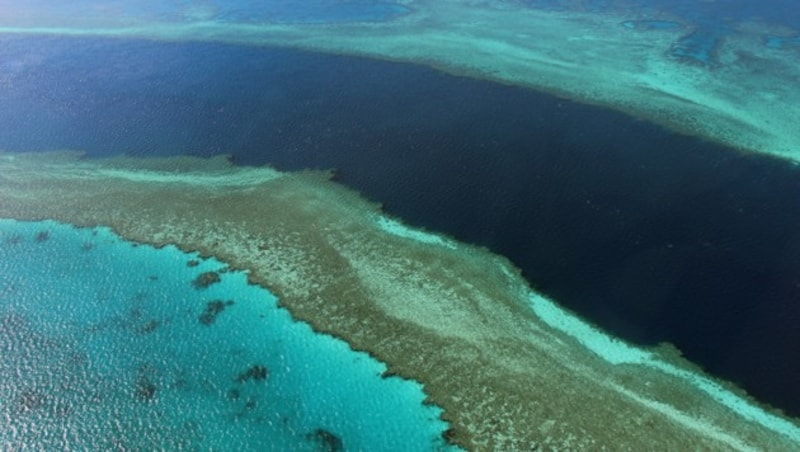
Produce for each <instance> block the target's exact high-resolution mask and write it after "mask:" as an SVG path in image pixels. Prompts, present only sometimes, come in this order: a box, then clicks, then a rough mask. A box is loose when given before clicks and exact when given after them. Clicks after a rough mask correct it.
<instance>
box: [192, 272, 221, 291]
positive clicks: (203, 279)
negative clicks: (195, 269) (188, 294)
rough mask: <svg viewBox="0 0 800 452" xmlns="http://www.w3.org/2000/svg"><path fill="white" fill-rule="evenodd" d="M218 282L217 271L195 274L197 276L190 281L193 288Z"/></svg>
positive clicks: (202, 287) (200, 287)
mask: <svg viewBox="0 0 800 452" xmlns="http://www.w3.org/2000/svg"><path fill="white" fill-rule="evenodd" d="M218 282H220V277H219V273H217V272H203V273H200V274H199V275H197V278H195V279H194V281H192V285H193V286H194V288H195V289H205V288H207V287H209V286H211V285H212V284H216V283H218Z"/></svg>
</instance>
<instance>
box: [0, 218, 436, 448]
mask: <svg viewBox="0 0 800 452" xmlns="http://www.w3.org/2000/svg"><path fill="white" fill-rule="evenodd" d="M208 272H214V273H208ZM203 274H206V275H212V274H216V275H218V276H219V277H220V281H219V282H216V283H211V282H213V280H214V278H210V277H209V278H206V279H205V282H206V283H211V284H210V285H208V287H203V284H201V282H202V280H200V279H198V277H200V275H203ZM276 301H277V300H276V298H275V296H273V295H272V294H270V293H269V292H268V291H266V290H264V289H262V288H259V287H256V286H252V285H248V284H247V279H246V275H245V274H244V273H241V272H233V271H227V270H226V267H225V265H224V264H222V263H220V262H219V261H215V260H213V259H208V260H205V259H202V258H199V257H198V256H196V255H188V254H185V253H182V252H180V251H178V250H177V249H176V248H174V247H166V248H163V249H155V248H152V247H149V246H144V245H141V246H137V245H134V244H132V243H130V242H125V241H123V240H121V239H120V238H119V237H117V236H116V235H114V234H113V233H112V232H111V231H109V230H108V229H102V228H96V229H76V228H73V227H70V226H65V225H59V224H57V223H54V222H42V223H25V222H16V221H12V220H0V424H2V428H0V449H3V450H156V449H166V450H177V449H182V450H276V451H277V450H280V451H285V450H324V451H332V450H381V451H385V450H444V449H447V446H446V444H445V443H444V441H443V439H442V436H441V434H442V432H443V431H444V430H445V429H446V428H447V425H446V424H445V423H444V422H442V421H441V420H439V414H440V410H439V409H437V408H435V407H432V406H427V405H423V399H424V397H425V396H424V394H423V392H422V388H421V387H420V386H419V385H418V384H415V383H412V382H408V381H404V380H401V379H399V378H382V377H381V374H382V372H383V371H384V370H385V366H383V365H382V364H380V363H378V362H377V361H375V360H374V359H372V358H370V357H369V356H368V355H366V354H364V353H357V352H354V351H352V350H351V349H350V348H349V347H348V345H347V344H346V343H344V342H342V341H339V340H335V339H333V338H331V337H329V336H324V335H320V334H316V333H314V332H313V331H312V330H311V329H310V328H309V327H308V326H307V325H305V324H303V323H298V322H295V321H293V320H292V319H291V318H290V316H289V314H288V313H287V312H286V311H285V310H283V309H281V308H278V307H277V304H276Z"/></svg>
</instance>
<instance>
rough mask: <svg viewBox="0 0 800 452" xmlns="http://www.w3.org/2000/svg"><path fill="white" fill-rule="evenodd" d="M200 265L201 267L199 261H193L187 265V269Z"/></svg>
mask: <svg viewBox="0 0 800 452" xmlns="http://www.w3.org/2000/svg"><path fill="white" fill-rule="evenodd" d="M198 265H200V261H198V260H197V259H192V260H190V261H189V262H187V263H186V266H187V267H197V266H198Z"/></svg>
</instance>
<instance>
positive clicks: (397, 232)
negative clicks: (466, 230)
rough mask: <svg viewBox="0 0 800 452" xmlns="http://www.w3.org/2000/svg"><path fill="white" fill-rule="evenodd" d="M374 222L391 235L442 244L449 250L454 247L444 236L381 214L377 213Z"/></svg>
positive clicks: (431, 243)
mask: <svg viewBox="0 0 800 452" xmlns="http://www.w3.org/2000/svg"><path fill="white" fill-rule="evenodd" d="M375 222H376V223H377V225H378V227H379V228H380V229H381V230H382V231H384V232H387V233H389V234H391V235H394V236H397V237H403V238H406V239H410V240H414V241H417V242H420V243H426V244H429V245H439V246H444V247H446V248H450V249H451V250H454V249H456V244H455V243H454V242H453V241H451V240H448V239H445V238H444V237H441V236H439V235H436V234H432V233H429V232H424V231H420V230H418V229H414V228H410V227H408V226H406V225H404V224H402V223H400V222H399V221H397V220H393V219H390V218H387V217H385V216H383V215H379V216H378V218H377V219H376V220H375Z"/></svg>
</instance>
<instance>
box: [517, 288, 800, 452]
mask: <svg viewBox="0 0 800 452" xmlns="http://www.w3.org/2000/svg"><path fill="white" fill-rule="evenodd" d="M528 299H529V301H530V305H531V307H532V308H533V311H534V313H535V314H536V315H537V316H538V317H539V318H540V319H541V320H542V321H544V322H545V323H546V324H548V325H549V326H551V327H553V328H555V329H557V330H559V331H561V332H563V333H564V334H567V335H568V336H571V337H572V338H574V339H575V340H577V341H578V342H579V343H580V344H581V345H583V346H584V347H586V348H587V349H589V350H590V351H592V352H593V353H595V354H596V355H598V356H599V357H600V358H602V359H604V360H605V361H607V362H609V363H611V364H638V365H642V366H647V367H649V368H651V369H656V370H659V371H661V372H663V373H665V374H668V375H671V376H674V377H677V378H679V379H681V380H683V381H685V382H686V383H688V384H690V385H692V386H694V387H695V388H697V389H699V390H701V391H703V392H705V393H706V394H708V395H709V396H710V397H711V398H712V399H713V400H715V401H717V402H718V403H720V404H722V405H724V406H726V407H728V408H730V409H731V410H733V411H734V412H735V413H737V414H738V415H739V416H741V417H743V418H745V419H747V420H749V421H752V422H755V423H758V424H760V425H762V426H763V427H765V428H767V429H769V430H772V431H774V432H776V433H779V434H781V435H784V436H786V437H787V438H790V439H791V440H792V441H797V442H800V427H798V426H797V425H795V424H793V423H792V422H790V421H788V420H786V419H784V418H781V417H778V416H776V415H773V414H770V413H767V412H766V411H764V410H763V409H762V408H760V407H758V406H755V405H753V404H752V403H750V402H749V401H747V400H745V399H744V398H742V397H740V396H738V395H736V394H734V393H732V392H730V391H729V390H727V389H725V388H723V387H722V386H721V385H720V384H718V383H716V382H714V381H712V380H711V379H709V378H706V377H703V376H702V375H698V374H695V373H693V372H690V371H687V370H684V369H681V368H679V367H676V366H673V365H671V364H668V363H666V362H664V361H661V360H659V359H658V358H657V357H655V356H654V355H653V354H652V353H650V352H647V351H644V350H642V349H640V348H637V347H633V346H630V345H628V344H626V343H625V342H623V341H622V340H620V339H617V338H614V337H612V336H609V335H607V334H605V333H602V332H600V331H599V330H597V329H595V328H594V327H592V326H591V325H589V324H587V323H586V322H584V321H583V320H581V319H579V318H577V317H575V316H574V315H572V314H570V313H568V312H567V311H565V310H564V309H562V308H560V307H559V306H557V305H556V304H555V303H553V302H551V301H550V300H548V299H546V298H544V297H542V296H541V295H538V294H535V293H529V296H528Z"/></svg>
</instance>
